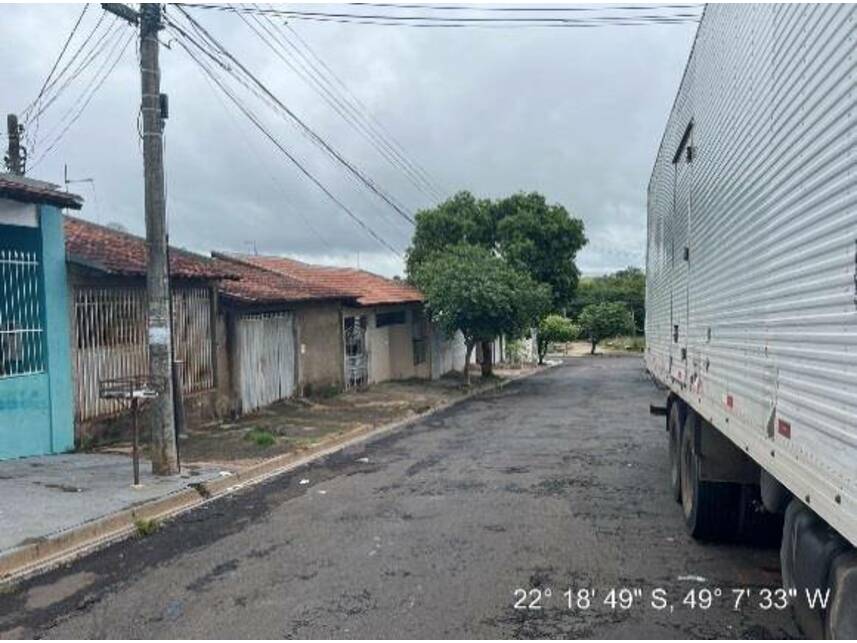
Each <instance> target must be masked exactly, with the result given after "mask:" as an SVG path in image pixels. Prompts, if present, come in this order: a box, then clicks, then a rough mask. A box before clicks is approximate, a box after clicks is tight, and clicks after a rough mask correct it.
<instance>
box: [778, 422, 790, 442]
mask: <svg viewBox="0 0 857 643" xmlns="http://www.w3.org/2000/svg"><path fill="white" fill-rule="evenodd" d="M777 432H778V433H779V434H780V435H781V436H783V437H784V438H789V439H791V437H792V425H791V424H789V423H788V422H786V421H785V420H778V421H777Z"/></svg>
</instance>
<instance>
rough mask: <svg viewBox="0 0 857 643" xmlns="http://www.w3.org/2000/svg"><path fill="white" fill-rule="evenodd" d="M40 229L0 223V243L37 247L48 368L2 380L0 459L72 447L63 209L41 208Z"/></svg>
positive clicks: (56, 451)
mask: <svg viewBox="0 0 857 643" xmlns="http://www.w3.org/2000/svg"><path fill="white" fill-rule="evenodd" d="M39 221H40V227H39V228H38V229H27V228H18V227H14V226H0V239H2V242H0V247H4V248H16V247H17V248H19V249H26V250H36V251H41V268H40V270H41V281H42V289H41V293H42V302H41V303H42V315H43V318H44V324H45V326H44V328H45V343H44V348H45V350H46V356H47V359H46V370H45V372H44V373H39V374H36V375H21V376H17V377H8V378H2V379H0V459H4V458H15V457H22V456H28V455H41V454H47V453H61V452H64V451H69V450H71V449H73V448H74V414H73V408H72V387H71V340H70V329H69V326H70V324H69V313H68V291H67V288H66V263H65V239H64V235H63V220H62V213H61V212H60V211H59V210H58V209H57V208H55V207H52V206H40V207H39Z"/></svg>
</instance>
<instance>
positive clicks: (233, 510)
mask: <svg viewBox="0 0 857 643" xmlns="http://www.w3.org/2000/svg"><path fill="white" fill-rule="evenodd" d="M657 395H658V394H657V392H656V391H655V389H654V386H653V385H652V383H651V382H650V381H649V380H648V378H647V377H646V375H645V373H644V371H643V368H642V361H641V360H640V359H639V358H637V357H627V358H626V357H602V358H594V359H583V358H577V359H572V360H570V361H569V362H568V363H567V364H566V365H564V366H562V367H560V368H556V369H553V370H549V371H547V372H545V373H542V374H539V375H537V376H535V377H531V378H528V379H526V380H523V381H520V382H517V383H513V384H512V385H510V386H508V387H507V388H505V389H503V390H502V391H500V392H498V393H494V394H489V395H486V396H484V397H480V398H476V399H473V400H471V401H468V402H465V403H463V404H461V405H459V406H457V407H455V408H453V409H450V410H448V411H446V412H443V413H440V414H438V415H435V416H433V417H432V418H431V419H430V420H428V421H425V422H422V423H420V424H418V425H416V426H414V427H411V428H408V429H405V430H403V431H400V432H397V433H395V434H391V435H388V436H386V437H383V438H381V439H378V440H376V441H374V442H372V443H370V444H367V445H365V446H361V447H359V448H356V449H352V450H350V451H348V452H344V453H340V454H337V455H335V456H331V457H328V458H327V459H325V460H323V461H320V462H319V463H317V464H315V465H312V466H310V467H307V468H305V469H303V470H300V471H298V472H295V473H294V474H290V475H286V476H282V477H279V478H277V479H275V480H273V481H271V482H269V483H266V484H264V485H262V486H259V487H255V488H253V489H250V490H247V491H245V492H243V493H240V494H238V495H235V496H232V497H230V498H227V499H223V500H219V501H216V502H213V503H210V504H209V505H207V506H206V507H205V508H203V509H201V510H198V511H195V512H193V513H191V514H188V515H186V516H184V517H182V518H180V519H178V520H176V521H173V522H172V523H170V524H168V525H166V526H165V527H164V528H163V529H162V530H160V531H159V532H157V533H155V534H153V535H150V536H148V537H146V538H143V539H139V540H134V541H129V542H126V543H120V544H118V545H115V546H113V547H110V548H108V549H106V550H104V551H102V552H99V553H97V554H95V555H93V556H90V557H88V558H87V559H85V560H82V561H78V562H77V563H75V564H73V565H71V566H70V567H69V568H67V569H62V570H57V571H55V572H52V573H50V574H47V575H45V576H42V577H40V578H38V579H34V580H32V581H30V582H28V583H25V584H23V585H22V586H20V587H18V588H15V589H14V590H11V591H8V592H5V593H2V594H0V632H5V634H6V635H7V636H10V635H11V636H47V637H239V638H245V637H343V638H352V637H355V638H356V637H366V638H374V637H439V638H446V637H501V638H508V637H524V638H526V637H628V638H630V637H643V638H646V637H727V638H733V637H735V638H741V637H761V638H764V637H769V636H775V637H791V636H796V635H797V631H796V629H795V627H794V625H793V622H792V618H791V615H790V614H789V613H788V612H777V611H774V610H771V611H764V610H761V609H759V608H757V607H754V606H752V605H745V606H744V608H743V609H742V610H741V611H733V610H732V600H733V598H732V596H731V589H732V588H750V589H751V590H753V591H757V590H759V589H761V588H765V587H776V586H778V584H779V582H780V578H779V565H778V556H777V552H776V551H775V550H764V549H751V548H745V547H739V546H712V545H701V544H698V543H695V542H693V541H692V540H690V539H689V538H688V537H687V536H686V535H685V533H684V529H683V526H682V524H681V516H680V508H679V506H678V505H677V504H676V503H675V502H673V501H672V500H671V499H670V498H669V495H668V492H667V450H666V435H665V433H664V431H663V430H662V427H663V418H659V417H651V416H649V415H648V404H649V402H650V401H652V400H656V399H658V397H657ZM305 480H308V481H309V482H306V483H303V484H302V482H303V481H305ZM569 587H574V588H588V589H592V590H595V598H594V600H593V601H592V603H591V605H590V607H589V609H582V608H581V607H580V606H576V607H575V608H574V609H568V606H567V605H566V599H565V597H563V596H562V593H563V592H564V591H565V590H566V589H568V588H569ZM622 587H626V588H640V589H641V593H640V594H641V597H640V598H635V601H637V604H635V605H634V606H632V607H631V608H630V609H628V610H621V609H620V608H619V606H618V605H617V606H616V609H611V607H610V606H608V605H605V604H604V599H605V598H607V597H608V592H609V590H610V589H611V588H622ZM516 588H523V589H527V590H529V589H531V588H541V589H542V591H543V592H544V593H543V598H542V603H541V604H542V605H543V606H544V608H543V609H542V610H539V611H536V610H516V609H514V607H513V605H514V603H515V598H516V597H515V594H514V590H515V589H516ZM658 588H661V589H662V590H665V593H666V594H667V595H668V597H669V600H670V602H671V603H672V604H673V608H674V609H673V610H672V611H670V609H669V608H667V609H663V610H656V609H654V608H653V607H651V606H650V605H649V602H650V598H651V593H652V592H653V591H654V590H656V589H658ZM694 588H695V589H701V588H709V589H712V590H714V588H721V589H722V590H723V592H724V594H723V595H722V596H720V597H717V598H715V599H714V602H715V605H714V606H713V607H711V608H710V609H708V610H704V609H702V608H700V607H699V606H697V608H696V609H691V608H690V606H688V605H685V604H682V598H684V596H685V595H686V593H687V592H688V591H689V590H691V589H694ZM548 589H550V590H551V596H550V597H546V596H545V595H546V593H547V590H548Z"/></svg>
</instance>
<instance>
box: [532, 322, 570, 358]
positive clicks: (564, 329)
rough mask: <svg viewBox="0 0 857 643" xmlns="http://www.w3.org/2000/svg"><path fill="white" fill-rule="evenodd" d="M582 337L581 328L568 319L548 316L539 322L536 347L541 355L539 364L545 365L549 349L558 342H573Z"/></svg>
mask: <svg viewBox="0 0 857 643" xmlns="http://www.w3.org/2000/svg"><path fill="white" fill-rule="evenodd" d="M579 335H580V328H579V327H578V326H577V325H576V324H575V323H574V322H573V321H571V320H570V319H569V318H568V317H563V316H562V315H556V314H554V315H548V316H547V317H545V318H544V319H542V320H541V321H540V322H539V329H538V334H537V335H536V345H537V348H538V353H539V364H544V363H545V355H547V352H548V347H549V346H550V345H551V344H552V343H556V342H573V341H574V340H575V339H577V338H578V336H579Z"/></svg>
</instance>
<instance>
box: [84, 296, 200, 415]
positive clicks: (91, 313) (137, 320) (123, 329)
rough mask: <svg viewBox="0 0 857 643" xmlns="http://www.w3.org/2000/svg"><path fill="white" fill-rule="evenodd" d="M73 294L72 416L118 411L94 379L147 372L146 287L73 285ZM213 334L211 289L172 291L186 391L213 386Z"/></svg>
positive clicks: (176, 339) (116, 403) (175, 335)
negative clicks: (101, 394) (100, 392)
mask: <svg viewBox="0 0 857 643" xmlns="http://www.w3.org/2000/svg"><path fill="white" fill-rule="evenodd" d="M73 296H74V301H73V306H74V310H73V326H74V340H73V341H74V343H73V346H72V348H73V350H72V353H73V360H74V362H73V370H74V386H75V419H76V420H77V421H78V422H83V421H87V420H93V419H96V418H101V417H106V416H109V415H114V414H117V413H121V412H123V411H124V410H125V406H124V405H123V404H122V403H121V402H119V401H117V400H107V399H101V397H100V396H99V394H98V383H99V381H101V380H103V379H109V378H117V377H125V376H128V375H138V374H140V373H146V372H148V369H149V358H148V355H149V352H148V351H149V349H148V340H147V324H146V289H145V288H144V287H142V286H130V287H125V288H122V287H118V286H105V287H97V286H77V287H75V288H74V295H73ZM211 333H212V328H211V291H210V290H209V289H208V288H180V289H176V290H174V291H173V340H174V342H175V346H174V348H175V354H176V358H177V359H180V360H183V361H184V364H185V366H184V392H185V393H186V394H190V393H196V392H199V391H206V390H209V389H211V388H212V387H213V386H214V354H213V349H212V342H211Z"/></svg>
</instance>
